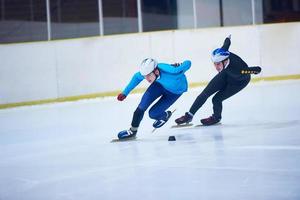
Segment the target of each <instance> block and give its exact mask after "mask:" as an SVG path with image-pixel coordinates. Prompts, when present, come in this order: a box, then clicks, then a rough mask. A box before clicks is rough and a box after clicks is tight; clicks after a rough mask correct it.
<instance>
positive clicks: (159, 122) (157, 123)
mask: <svg viewBox="0 0 300 200" xmlns="http://www.w3.org/2000/svg"><path fill="white" fill-rule="evenodd" d="M166 113H167V116H166V117H165V118H164V119H159V120H156V121H155V122H154V123H153V127H154V128H160V127H162V126H163V125H164V124H165V123H166V122H167V121H168V120H169V119H170V117H171V116H172V112H171V111H169V110H168V111H166Z"/></svg>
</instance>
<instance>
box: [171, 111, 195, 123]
mask: <svg viewBox="0 0 300 200" xmlns="http://www.w3.org/2000/svg"><path fill="white" fill-rule="evenodd" d="M192 120H193V114H192V113H190V112H186V113H185V115H183V116H181V117H179V118H177V119H176V120H175V122H176V124H178V125H182V124H188V123H190V122H191V121H192Z"/></svg>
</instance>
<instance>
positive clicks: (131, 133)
mask: <svg viewBox="0 0 300 200" xmlns="http://www.w3.org/2000/svg"><path fill="white" fill-rule="evenodd" d="M136 133H137V130H132V128H130V129H129V130H124V131H121V132H120V133H119V134H118V138H119V139H120V140H125V139H129V138H132V139H134V138H135V137H136Z"/></svg>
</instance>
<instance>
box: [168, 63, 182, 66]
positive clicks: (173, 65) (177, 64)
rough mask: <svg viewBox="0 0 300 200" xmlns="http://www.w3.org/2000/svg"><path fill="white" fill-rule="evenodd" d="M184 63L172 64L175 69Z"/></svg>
mask: <svg viewBox="0 0 300 200" xmlns="http://www.w3.org/2000/svg"><path fill="white" fill-rule="evenodd" d="M181 64H182V63H173V64H171V65H172V66H174V67H178V66H179V65H181Z"/></svg>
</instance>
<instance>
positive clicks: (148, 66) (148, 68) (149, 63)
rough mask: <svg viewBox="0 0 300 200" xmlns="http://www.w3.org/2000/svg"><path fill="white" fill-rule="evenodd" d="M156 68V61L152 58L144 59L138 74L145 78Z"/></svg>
mask: <svg viewBox="0 0 300 200" xmlns="http://www.w3.org/2000/svg"><path fill="white" fill-rule="evenodd" d="M156 67H157V61H156V60H154V59H152V58H146V59H145V60H143V62H142V63H141V66H140V73H141V74H142V75H143V76H146V75H148V74H150V73H151V72H153V70H154V69H155V68H156Z"/></svg>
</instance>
